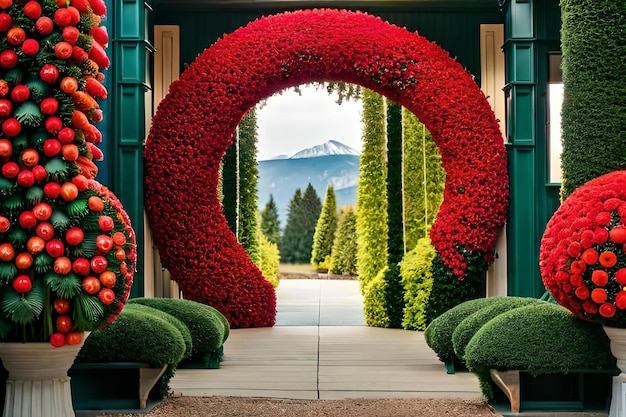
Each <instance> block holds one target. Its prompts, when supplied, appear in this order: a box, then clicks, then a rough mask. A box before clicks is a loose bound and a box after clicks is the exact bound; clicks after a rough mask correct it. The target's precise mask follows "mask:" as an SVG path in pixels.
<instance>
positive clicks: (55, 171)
mask: <svg viewBox="0 0 626 417" xmlns="http://www.w3.org/2000/svg"><path fill="white" fill-rule="evenodd" d="M45 168H46V171H47V172H48V179H49V180H50V181H56V182H58V183H59V184H62V183H64V182H65V181H67V179H68V177H69V172H68V167H67V163H66V162H65V161H64V160H63V159H61V158H59V157H54V158H51V159H50V160H49V161H48V162H46V165H45Z"/></svg>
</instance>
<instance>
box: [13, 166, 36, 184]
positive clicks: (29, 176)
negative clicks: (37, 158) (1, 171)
mask: <svg viewBox="0 0 626 417" xmlns="http://www.w3.org/2000/svg"><path fill="white" fill-rule="evenodd" d="M17 183H18V184H19V185H21V186H22V187H24V188H29V187H32V186H33V185H34V184H35V175H34V174H33V171H31V170H29V169H24V170H22V171H20V173H19V174H18V175H17Z"/></svg>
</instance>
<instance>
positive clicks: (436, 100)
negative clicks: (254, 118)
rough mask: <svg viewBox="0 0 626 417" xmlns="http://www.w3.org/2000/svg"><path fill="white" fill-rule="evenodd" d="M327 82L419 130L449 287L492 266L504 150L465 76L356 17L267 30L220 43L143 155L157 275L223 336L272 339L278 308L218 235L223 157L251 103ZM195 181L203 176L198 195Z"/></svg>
mask: <svg viewBox="0 0 626 417" xmlns="http://www.w3.org/2000/svg"><path fill="white" fill-rule="evenodd" d="M425 63H428V64H427V65H426V64H425ZM224 68H229V70H228V71H225V70H224ZM324 79H334V80H343V81H347V82H354V83H358V84H360V85H362V86H364V87H366V88H369V89H371V90H374V91H376V92H378V93H381V94H383V95H385V96H387V97H388V98H390V99H392V100H393V101H395V102H397V103H398V104H401V105H402V106H404V107H406V108H407V109H409V110H410V111H412V112H413V113H415V114H416V115H418V116H419V118H420V120H421V121H422V122H424V124H425V125H426V127H427V128H428V130H429V131H430V132H431V134H432V136H433V139H434V140H435V142H436V143H437V145H438V147H439V150H440V152H441V158H442V163H443V166H444V168H445V169H446V191H445V193H444V202H443V204H442V205H441V208H440V211H439V214H438V217H437V220H436V222H435V224H434V225H433V227H432V229H431V233H430V237H431V241H432V243H433V245H434V247H435V248H436V249H437V252H438V254H439V255H440V257H441V259H442V260H443V262H444V263H445V265H446V266H447V267H448V268H449V270H450V271H452V272H453V273H454V274H455V275H456V276H457V277H458V278H459V279H462V278H463V277H464V274H465V272H466V271H467V269H468V267H469V265H467V262H466V258H465V256H464V253H468V252H469V253H471V254H480V256H483V257H484V259H485V261H491V260H492V259H493V253H494V251H495V238H496V231H497V230H498V229H499V228H500V227H502V226H503V225H504V223H505V220H506V213H507V206H508V201H507V200H508V177H507V161H506V149H505V147H504V141H503V140H502V135H501V133H500V130H499V127H498V123H497V121H496V120H495V116H494V114H493V111H492V110H491V108H490V107H489V104H488V102H487V101H486V99H485V96H484V94H483V93H482V92H481V91H480V89H479V88H478V86H477V85H476V83H475V82H474V80H473V79H472V77H471V76H470V75H469V74H468V73H467V72H466V71H465V69H464V68H463V67H462V65H460V64H459V63H458V62H457V61H455V60H453V59H451V58H450V56H449V54H448V53H447V52H445V51H444V50H442V49H441V48H440V47H439V46H437V45H435V44H434V43H432V42H429V41H428V40H426V39H425V38H423V37H421V36H419V35H417V34H415V33H411V32H409V31H407V30H406V29H402V28H399V27H397V26H394V25H391V24H389V23H387V22H384V21H383V20H381V19H379V18H376V17H373V16H370V15H368V14H365V13H361V12H350V11H345V10H343V11H338V10H326V9H317V10H306V11H298V12H293V13H283V14H279V15H276V16H271V17H264V18H261V19H259V20H257V21H255V22H252V23H250V24H249V25H247V26H246V27H243V28H240V29H238V30H236V31H235V32H233V33H232V34H229V35H228V36H225V37H224V38H222V39H220V40H219V41H217V42H216V43H215V44H213V46H211V47H210V48H208V49H207V50H206V51H205V52H204V53H203V54H202V55H200V56H199V57H198V58H197V60H196V61H195V62H194V63H192V64H191V65H190V66H189V67H188V68H187V70H186V71H185V72H184V73H183V74H182V76H181V78H180V79H179V80H178V81H176V82H174V83H173V84H172V85H171V86H170V93H169V94H168V96H167V97H166V98H165V99H164V100H163V101H162V102H161V104H160V106H159V111H158V112H157V114H156V115H155V117H154V119H153V122H152V128H151V130H150V135H149V137H148V140H147V141H146V148H145V161H146V166H145V168H146V170H145V178H146V211H147V213H148V217H149V219H150V222H151V224H152V230H153V232H154V235H153V236H154V239H155V242H156V244H157V246H158V247H159V253H160V254H161V256H162V261H163V263H164V265H165V266H166V267H167V268H168V269H169V270H170V272H172V274H173V279H174V280H175V281H177V282H178V283H179V284H180V285H181V287H182V288H183V291H184V292H185V294H186V295H187V294H189V297H192V298H193V299H195V300H196V301H202V302H206V303H209V304H211V305H213V306H214V307H216V308H218V310H220V311H221V312H222V313H224V314H225V315H227V316H228V317H229V319H230V320H231V325H232V326H233V327H248V326H260V325H271V324H272V323H273V320H274V314H275V311H274V310H275V299H274V297H275V295H274V291H273V288H270V287H268V284H267V283H266V281H265V280H264V279H263V278H262V276H261V275H260V273H259V271H258V270H257V268H256V267H255V266H254V265H253V264H252V262H251V261H250V260H249V258H248V256H247V255H246V254H245V253H244V252H243V250H242V249H241V247H240V245H239V244H238V243H237V241H236V239H235V238H234V237H233V236H232V233H231V232H230V231H229V229H228V228H227V226H226V222H225V220H224V217H223V215H222V210H221V207H220V205H219V200H218V199H217V198H216V195H215V191H214V190H216V189H217V182H218V172H219V165H220V162H221V157H222V155H223V153H224V151H225V150H226V148H227V147H228V146H229V145H230V143H231V142H232V133H233V131H234V129H235V128H236V126H237V124H238V122H239V120H240V119H241V118H242V116H243V115H244V114H245V113H246V112H247V111H248V109H250V108H251V107H252V106H254V105H255V104H256V103H257V102H259V101H260V100H262V99H264V98H266V97H268V96H270V95H271V94H273V93H275V92H278V91H280V90H282V89H284V88H288V87H291V86H295V85H298V84H302V83H306V82H309V81H317V80H324ZM251 86H252V87H251ZM444 109H445V111H444ZM461 155H463V156H467V157H461ZM195 168H201V169H202V170H204V172H206V173H207V175H206V177H205V178H204V179H203V180H202V181H198V179H197V177H194V174H193V172H194V169H195ZM207 190H212V191H211V192H207ZM181 207H184V208H185V210H181ZM207 230H209V231H210V232H209V233H207ZM181 231H184V233H181ZM188 242H194V243H195V245H194V246H191V245H189V244H188ZM461 251H465V252H461ZM243 288H246V289H247V291H248V293H249V294H248V296H247V297H243V296H242V295H241V291H242V290H243ZM243 300H245V301H246V303H245V305H244V304H243V303H242V301H243ZM216 303H217V304H216ZM252 315H254V317H252Z"/></svg>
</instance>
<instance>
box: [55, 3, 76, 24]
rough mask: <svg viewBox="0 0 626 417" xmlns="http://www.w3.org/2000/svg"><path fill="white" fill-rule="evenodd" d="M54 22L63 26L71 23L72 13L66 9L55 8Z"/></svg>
mask: <svg viewBox="0 0 626 417" xmlns="http://www.w3.org/2000/svg"><path fill="white" fill-rule="evenodd" d="M54 23H56V24H57V25H59V26H61V27H63V26H67V25H69V24H71V23H72V14H71V13H70V12H69V11H68V10H67V9H63V8H61V9H57V10H56V11H55V12H54Z"/></svg>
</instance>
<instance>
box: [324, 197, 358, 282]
mask: <svg viewBox="0 0 626 417" xmlns="http://www.w3.org/2000/svg"><path fill="white" fill-rule="evenodd" d="M356 253H357V244H356V213H355V212H354V209H353V208H352V206H348V207H342V208H341V216H340V217H339V221H338V224H337V232H336V233H335V241H334V242H333V248H332V256H331V261H330V272H331V273H332V274H341V275H352V276H354V275H356Z"/></svg>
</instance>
